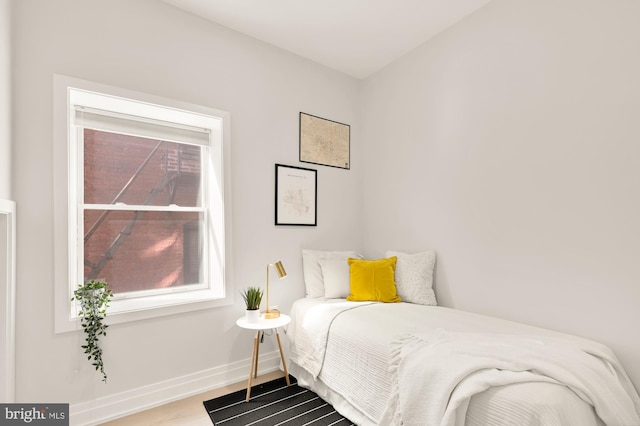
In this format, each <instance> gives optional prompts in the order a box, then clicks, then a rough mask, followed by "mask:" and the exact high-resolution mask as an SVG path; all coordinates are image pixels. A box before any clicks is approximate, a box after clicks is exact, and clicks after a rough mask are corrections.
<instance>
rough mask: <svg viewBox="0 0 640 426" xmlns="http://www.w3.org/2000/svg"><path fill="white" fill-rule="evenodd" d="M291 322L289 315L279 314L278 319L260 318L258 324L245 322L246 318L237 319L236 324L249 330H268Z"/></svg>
mask: <svg viewBox="0 0 640 426" xmlns="http://www.w3.org/2000/svg"><path fill="white" fill-rule="evenodd" d="M290 322H291V317H289V315H285V314H280V316H279V317H278V318H272V319H264V318H262V317H260V319H259V320H258V322H247V318H246V317H241V318H238V320H237V321H236V324H237V325H238V327H242V328H247V329H249V330H268V329H270V328H278V327H283V326H285V325H287V324H289V323H290Z"/></svg>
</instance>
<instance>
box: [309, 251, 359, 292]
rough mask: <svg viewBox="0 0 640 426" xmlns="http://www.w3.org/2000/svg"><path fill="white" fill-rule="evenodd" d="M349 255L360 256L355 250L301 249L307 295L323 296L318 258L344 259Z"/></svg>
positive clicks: (322, 283)
mask: <svg viewBox="0 0 640 426" xmlns="http://www.w3.org/2000/svg"><path fill="white" fill-rule="evenodd" d="M350 257H353V258H359V259H361V258H362V256H361V255H359V254H358V253H357V252H355V251H322V250H307V249H304V250H302V270H303V272H304V286H305V288H306V292H307V297H324V281H323V279H322V269H321V268H320V263H318V261H319V260H320V259H344V260H345V261H346V259H348V258H350Z"/></svg>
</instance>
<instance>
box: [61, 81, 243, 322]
mask: <svg viewBox="0 0 640 426" xmlns="http://www.w3.org/2000/svg"><path fill="white" fill-rule="evenodd" d="M53 110H54V149H53V152H54V158H53V161H54V220H55V315H56V318H55V329H56V332H57V333H61V332H66V331H72V330H76V329H77V328H78V325H77V322H78V318H77V313H78V307H77V306H76V305H75V303H74V302H72V301H71V298H72V295H73V290H74V289H75V288H76V287H77V284H78V283H80V282H82V280H83V266H82V264H83V257H84V230H83V220H82V215H83V211H84V208H85V205H84V204H83V203H84V199H83V197H82V187H83V184H82V182H83V161H82V155H83V153H82V152H81V150H80V149H78V147H80V146H82V145H81V144H80V143H78V142H79V139H81V138H82V137H83V136H82V129H78V128H77V127H76V125H75V123H77V122H78V121H77V119H76V118H75V117H76V114H77V111H80V112H82V111H89V112H91V111H93V112H100V114H104V115H107V116H109V115H113V116H114V117H116V118H120V119H122V118H125V119H127V117H132V116H135V117H137V120H133V121H132V124H133V126H132V129H131V131H130V132H129V134H131V135H134V136H148V133H147V134H144V132H145V130H136V129H135V127H136V125H140V127H141V129H142V128H143V127H145V123H150V124H151V127H153V124H158V123H162V124H163V125H164V124H168V125H169V126H170V128H172V129H176V132H177V133H181V130H183V129H184V130H185V131H186V133H189V132H191V131H192V130H195V132H192V133H193V134H195V135H199V136H197V137H196V139H194V140H195V142H193V144H200V145H207V146H208V152H209V154H210V155H208V156H207V158H203V161H208V162H209V165H210V167H203V168H202V171H203V174H202V176H203V180H206V184H205V185H203V190H204V189H206V188H209V190H208V191H206V193H203V194H202V197H203V199H205V200H206V201H205V203H204V204H203V206H204V207H207V204H208V208H209V209H211V212H210V214H206V215H205V218H208V220H207V219H205V220H207V223H206V224H205V226H204V228H205V229H204V231H203V233H204V235H205V236H206V237H207V238H208V241H207V244H205V246H207V247H215V249H214V250H211V251H210V252H209V253H205V254H204V255H203V260H204V261H203V264H205V265H208V267H207V266H205V268H204V271H203V272H204V276H205V283H207V284H206V285H205V284H203V285H194V286H193V287H191V286H179V287H175V288H170V289H167V290H164V291H154V290H148V291H140V292H131V293H122V294H121V295H117V296H116V297H115V298H114V300H113V301H112V302H111V306H110V307H109V310H108V316H107V321H108V323H111V324H115V323H121V322H128V321H135V320H140V319H146V318H153V317H158V316H164V315H171V314H175V313H181V312H188V311H193V310H199V309H206V308H211V307H215V306H223V305H229V304H232V303H233V289H232V280H231V277H230V272H231V270H232V268H231V256H230V255H231V220H230V218H231V211H230V205H231V199H230V188H231V178H230V170H229V165H230V147H229V143H230V138H229V120H230V116H229V113H228V112H225V111H220V110H216V109H212V108H207V107H203V106H198V105H192V104H187V103H183V102H178V101H174V100H169V99H164V98H160V97H156V96H151V95H147V94H143V93H138V92H134V91H129V90H125V89H120V88H115V87H111V86H106V85H102V84H98V83H93V82H88V81H84V80H79V79H74V78H70V77H66V76H60V75H56V76H54V107H53ZM160 127H162V126H160ZM92 128H94V127H92ZM102 130H106V131H109V130H110V129H108V128H105V129H102ZM153 130H155V129H152V131H153ZM202 132H204V133H206V135H205V136H204V140H203V139H202V134H201V133H202ZM181 137H182V136H178V137H176V138H174V140H175V141H177V142H184V139H181ZM162 139H163V140H172V138H171V136H169V137H163V138H162ZM207 170H211V171H212V173H207V172H206V171H207ZM94 207H97V208H99V207H100V206H99V205H94ZM103 207H105V208H109V209H114V210H117V209H124V210H131V209H145V210H154V207H152V206H151V207H150V206H126V205H123V206H122V205H121V206H113V205H104V206H103ZM160 209H161V210H163V211H168V210H176V211H184V210H185V209H184V208H181V207H177V206H175V207H171V206H170V207H165V206H163V207H161V208H160ZM188 210H189V211H196V210H198V208H196V209H188ZM221 248H222V249H221Z"/></svg>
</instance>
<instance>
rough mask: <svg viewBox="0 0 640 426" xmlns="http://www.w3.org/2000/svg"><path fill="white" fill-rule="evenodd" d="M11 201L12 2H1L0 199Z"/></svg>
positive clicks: (8, 0) (5, 0)
mask: <svg viewBox="0 0 640 426" xmlns="http://www.w3.org/2000/svg"><path fill="white" fill-rule="evenodd" d="M3 198H4V199H7V200H10V199H11V0H0V199H3Z"/></svg>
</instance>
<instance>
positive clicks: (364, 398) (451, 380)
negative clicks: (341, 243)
mask: <svg viewBox="0 0 640 426" xmlns="http://www.w3.org/2000/svg"><path fill="white" fill-rule="evenodd" d="M318 253H320V254H321V255H324V254H325V253H328V252H325V253H323V252H314V258H313V259H312V260H314V261H316V262H317V263H318V265H314V267H315V266H319V270H318V271H316V272H317V273H319V274H320V275H318V276H317V277H319V278H321V279H322V280H323V281H324V282H323V283H322V284H323V285H324V286H325V289H324V293H323V294H322V292H321V291H320V290H319V288H320V287H317V288H316V290H318V291H316V293H313V283H312V282H311V281H312V279H311V277H312V275H313V272H310V271H308V270H307V269H308V266H309V265H308V263H310V262H309V261H308V259H304V256H303V259H304V260H305V264H304V267H305V284H308V285H307V297H305V298H303V299H300V300H297V301H296V302H295V303H294V304H293V306H292V309H291V317H292V322H291V324H290V326H289V328H288V330H287V341H288V344H289V349H288V354H289V362H288V366H289V372H290V373H291V374H292V375H293V376H295V377H296V378H297V380H298V383H299V384H300V385H301V386H305V387H308V388H310V389H312V390H313V391H315V392H316V393H317V394H318V395H319V396H320V397H322V398H323V399H325V400H326V401H328V402H329V403H331V404H332V405H333V406H334V407H335V408H336V410H337V411H339V412H340V413H341V414H343V415H344V416H345V417H347V418H349V419H350V420H352V421H353V422H354V423H356V424H358V425H377V424H382V425H401V424H402V425H420V426H424V425H451V426H455V425H468V426H479V425H497V426H499V425H505V426H506V425H514V424H517V425H562V426H566V425H576V426H591V425H593V426H596V425H604V424H606V425H625V426H635V425H640V416H639V413H640V398H639V397H638V394H637V391H636V390H635V388H634V386H633V384H632V383H631V381H630V380H629V378H628V376H627V375H626V373H625V372H624V370H623V368H622V366H621V365H620V363H619V362H618V360H617V359H616V358H615V355H614V354H613V353H612V352H611V351H610V350H609V349H608V348H607V347H606V346H604V345H601V344H598V343H596V342H593V341H590V340H587V339H582V338H579V337H576V336H571V335H566V334H562V333H558V332H554V331H550V330H545V329H541V328H536V327H532V326H528V325H524V324H519V323H515V322H510V321H505V320H501V319H497V318H492V317H488V316H482V315H478V314H472V313H469V312H463V311H459V310H455V309H449V308H446V307H441V306H437V305H436V304H435V299H433V298H432V297H431V291H432V289H431V287H430V286H429V290H430V291H428V292H426V293H427V295H428V296H429V297H427V298H426V299H425V298H423V299H422V301H423V303H410V302H395V303H384V302H379V301H364V300H362V301H361V300H347V299H348V298H349V295H348V296H346V297H343V296H344V292H345V291H346V292H348V291H349V290H347V289H346V288H345V285H348V281H349V279H348V278H345V277H344V274H345V269H344V265H342V263H344V261H345V260H346V259H347V258H346V257H345V256H348V258H351V256H352V255H353V254H354V253H351V252H331V253H332V254H334V255H335V253H341V254H340V255H338V256H333V257H332V259H331V260H332V262H325V261H323V259H322V258H320V257H318ZM345 253H348V254H345ZM303 254H304V252H303ZM388 254H389V253H388ZM391 254H394V253H391ZM403 256H404V255H403ZM330 257H331V256H330ZM394 257H395V256H394ZM401 258H402V256H399V257H398V258H397V259H398V262H397V266H398V268H399V270H394V273H395V280H396V281H395V283H396V284H397V290H398V294H400V295H401V296H400V298H402V295H404V298H405V299H406V300H413V301H415V300H417V299H416V295H415V294H413V295H409V294H408V293H406V292H407V288H403V284H402V283H401V281H405V283H404V285H406V284H407V283H406V281H407V280H409V279H416V277H419V279H418V281H419V284H418V285H421V286H423V287H424V286H425V284H424V281H425V280H424V278H425V274H424V270H425V268H424V267H422V271H423V272H421V273H419V274H417V273H416V271H415V266H416V265H417V264H418V263H424V262H422V261H421V262H410V263H412V268H414V270H413V271H411V272H412V273H410V274H407V270H406V266H407V263H406V262H405V263H403V262H400V261H399V260H400V259H401ZM324 260H326V259H324ZM404 260H407V259H406V258H405V259H404ZM334 261H335V262H334ZM329 263H334V264H335V265H341V266H340V268H341V272H340V273H339V274H338V273H337V270H334V271H333V272H332V271H331V270H330V268H324V269H323V268H322V266H323V265H328V264H329ZM427 265H428V267H427V268H426V270H429V269H431V270H432V269H433V264H432V262H431V263H429V262H427ZM394 266H395V265H394ZM423 266H424V265H423ZM346 270H347V271H348V270H349V268H348V267H347V269H346ZM403 271H404V272H403ZM378 275H380V274H379V273H378ZM351 278H353V277H351ZM398 278H401V279H398ZM336 280H338V281H343V282H342V283H341V284H340V285H338V284H336V283H335V281H336ZM345 280H346V282H345ZM307 281H309V283H307ZM329 281H334V282H333V283H330V282H329ZM427 281H428V280H427ZM316 284H318V283H316ZM340 286H341V287H342V290H341V291H338V292H336V291H335V290H336V289H337V288H338V287H340ZM403 293H404V294H403ZM423 293H424V292H423ZM328 295H329V296H332V297H327V296H328ZM418 299H419V298H418ZM425 301H426V302H425Z"/></svg>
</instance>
